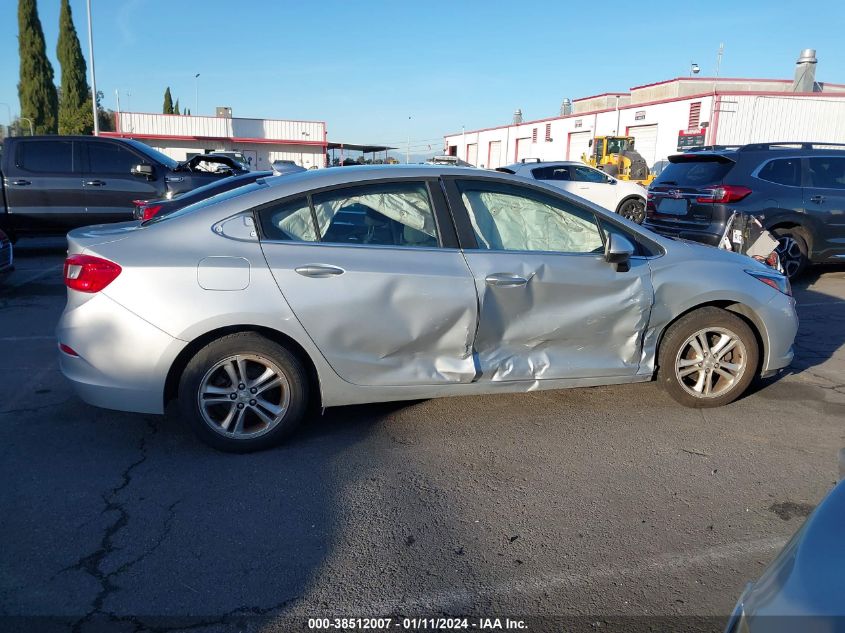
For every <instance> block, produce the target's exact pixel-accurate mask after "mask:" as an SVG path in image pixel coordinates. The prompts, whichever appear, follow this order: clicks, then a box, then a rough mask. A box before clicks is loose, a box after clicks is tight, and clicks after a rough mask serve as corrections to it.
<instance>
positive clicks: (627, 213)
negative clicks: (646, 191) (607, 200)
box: [616, 198, 645, 224]
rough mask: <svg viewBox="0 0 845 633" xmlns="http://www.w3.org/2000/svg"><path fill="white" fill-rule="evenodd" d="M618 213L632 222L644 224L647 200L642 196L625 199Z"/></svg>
mask: <svg viewBox="0 0 845 633" xmlns="http://www.w3.org/2000/svg"><path fill="white" fill-rule="evenodd" d="M616 213H618V214H619V215H621V216H622V217H623V218H627V219H629V220H631V222H636V223H637V224H642V223H643V220H645V200H643V199H642V198H628V199H627V200H623V201H622V204H620V205H619V208H618V209H617V210H616Z"/></svg>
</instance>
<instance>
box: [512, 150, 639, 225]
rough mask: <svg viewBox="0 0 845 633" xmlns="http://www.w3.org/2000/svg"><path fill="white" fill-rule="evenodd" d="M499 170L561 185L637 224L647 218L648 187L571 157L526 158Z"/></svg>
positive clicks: (565, 189)
mask: <svg viewBox="0 0 845 633" xmlns="http://www.w3.org/2000/svg"><path fill="white" fill-rule="evenodd" d="M497 171H503V172H505V173H508V174H516V175H517V176H523V177H524V178H531V179H533V180H539V181H541V182H545V183H547V184H549V185H553V186H555V187H559V188H561V189H563V190H564V191H567V192H569V193H574V194H575V195H576V196H581V197H582V198H584V199H586V200H589V201H590V202H593V203H595V204H597V205H599V206H600V207H604V208H605V209H608V210H609V211H615V212H616V213H618V214H619V215H621V216H622V217H625V218H628V219H629V220H632V221H634V222H636V223H637V224H642V221H643V220H644V219H645V198H646V189H645V187H643V186H642V185H639V184H637V183H635V182H626V181H624V180H618V179H617V178H614V177H613V176H608V175H607V174H606V173H604V172H603V171H600V170H598V169H595V168H594V167H590V166H589V165H585V164H584V163H579V162H577V161H570V160H562V161H554V162H539V161H537V162H530V161H523V162H521V163H516V164H514V165H508V166H507V167H499V168H498V169H497Z"/></svg>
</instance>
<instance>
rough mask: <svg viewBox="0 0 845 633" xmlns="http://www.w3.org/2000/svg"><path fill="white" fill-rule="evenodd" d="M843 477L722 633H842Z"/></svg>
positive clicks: (844, 566) (741, 601) (754, 585)
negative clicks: (799, 632)
mask: <svg viewBox="0 0 845 633" xmlns="http://www.w3.org/2000/svg"><path fill="white" fill-rule="evenodd" d="M843 525H845V481H840V482H839V484H838V485H837V486H836V487H835V488H834V489H833V490H831V491H830V493H829V494H828V495H827V497H825V499H824V500H823V501H822V502H821V503H820V504H819V506H818V507H817V508H816V509H815V510H814V511H813V513H812V514H811V515H810V516H809V518H807V520H806V521H805V522H804V525H802V526H801V528H800V529H799V530H798V532H797V533H796V534H795V535H794V536H793V537H792V539H791V540H790V541H789V542H788V543H787V544H786V546H785V547H784V548H783V550H782V551H781V553H780V554H779V555H778V557H777V558H775V560H774V561H773V562H772V563H771V564H770V565H769V566H768V567H767V568H766V570H765V571H764V572H763V574H762V575H761V576H760V578H759V579H758V580H757V581H756V582H753V583H749V584H748V585H747V586H746V588H745V591H743V593H742V595H741V596H740V598H739V600H738V601H737V604H736V607H735V608H734V611H733V614H732V615H731V617H730V619H729V620H728V624H727V627H726V628H725V633H792V632H793V631H806V632H808V633H822V632H824V633H845V597H843V591H845V541H843V539H842V526H843Z"/></svg>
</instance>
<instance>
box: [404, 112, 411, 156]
mask: <svg viewBox="0 0 845 633" xmlns="http://www.w3.org/2000/svg"><path fill="white" fill-rule="evenodd" d="M410 120H411V117H408V121H410ZM410 162H411V124H410V123H408V146H407V147H406V148H405V164H406V165H407V164H408V163H410Z"/></svg>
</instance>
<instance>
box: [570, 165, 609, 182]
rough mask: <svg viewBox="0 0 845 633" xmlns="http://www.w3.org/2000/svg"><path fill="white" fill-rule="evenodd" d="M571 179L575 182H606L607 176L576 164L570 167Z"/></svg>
mask: <svg viewBox="0 0 845 633" xmlns="http://www.w3.org/2000/svg"><path fill="white" fill-rule="evenodd" d="M572 180H575V181H577V182H607V176H606V175H605V174H603V173H602V172H600V171H598V170H596V169H590V168H589V167H582V166H580V165H576V166H575V167H573V168H572Z"/></svg>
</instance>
